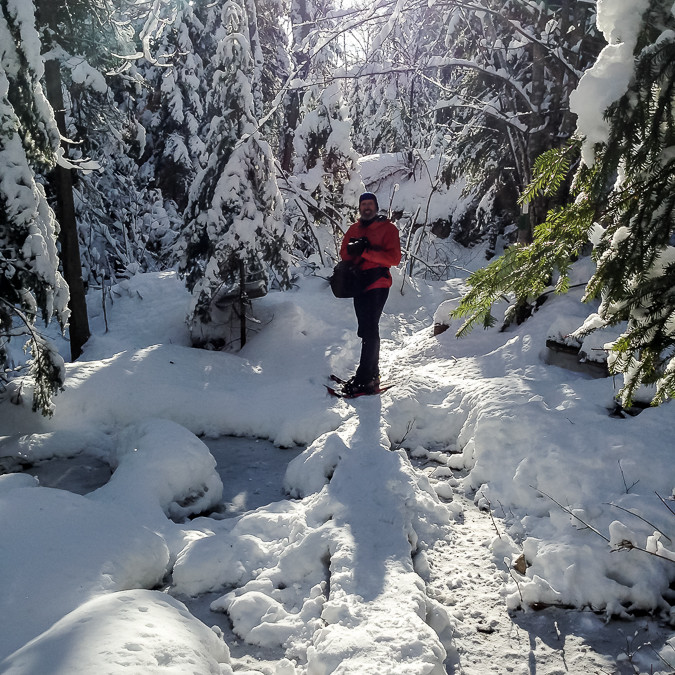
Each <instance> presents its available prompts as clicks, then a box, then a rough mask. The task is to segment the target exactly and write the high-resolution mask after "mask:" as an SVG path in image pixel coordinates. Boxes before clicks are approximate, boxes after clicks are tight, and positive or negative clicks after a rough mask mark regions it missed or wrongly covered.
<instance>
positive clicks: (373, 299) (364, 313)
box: [354, 288, 389, 382]
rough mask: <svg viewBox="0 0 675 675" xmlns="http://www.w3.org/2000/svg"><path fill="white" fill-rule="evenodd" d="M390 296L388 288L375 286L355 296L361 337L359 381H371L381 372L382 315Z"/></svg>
mask: <svg viewBox="0 0 675 675" xmlns="http://www.w3.org/2000/svg"><path fill="white" fill-rule="evenodd" d="M387 297H389V289H388V288H374V289H373V290H371V291H366V292H365V293H361V295H357V296H356V297H355V298H354V311H355V312H356V320H357V321H358V331H357V335H358V336H359V337H360V338H361V360H360V362H359V367H358V368H357V370H356V379H357V380H358V381H359V382H369V381H370V380H372V379H373V378H374V377H376V376H377V375H379V374H380V317H381V316H382V310H383V309H384V303H385V302H387Z"/></svg>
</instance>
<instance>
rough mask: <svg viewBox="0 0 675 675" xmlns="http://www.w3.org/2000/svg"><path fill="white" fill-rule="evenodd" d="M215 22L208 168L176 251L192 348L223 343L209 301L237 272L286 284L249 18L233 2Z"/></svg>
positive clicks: (200, 178)
mask: <svg viewBox="0 0 675 675" xmlns="http://www.w3.org/2000/svg"><path fill="white" fill-rule="evenodd" d="M214 18H215V19H217V23H216V24H214V26H215V28H216V32H215V35H216V36H217V38H218V47H217V50H216V53H215V54H214V57H213V61H214V65H215V66H216V68H217V69H216V71H215V74H214V79H213V98H212V100H211V101H210V104H211V106H212V109H213V111H214V112H215V114H214V116H213V118H212V120H211V123H210V127H209V133H208V137H207V141H206V143H207V148H208V160H207V162H206V165H205V166H204V168H203V169H202V170H201V171H200V172H199V173H198V175H197V176H196V178H195V180H194V182H193V184H192V188H191V190H190V196H189V204H188V208H187V213H186V221H185V226H184V229H183V232H182V234H181V238H180V239H179V242H178V244H177V247H178V254H179V260H180V262H179V269H180V272H181V274H182V275H184V276H185V278H186V281H187V286H188V289H189V290H190V291H191V292H192V296H193V300H192V305H191V309H190V315H189V317H188V323H189V325H190V329H191V333H192V336H193V341H194V343H195V344H196V345H207V344H211V345H216V346H221V345H222V344H223V342H224V339H225V335H224V334H223V326H221V325H219V324H218V323H217V322H216V321H215V320H214V316H215V314H216V313H217V310H216V307H215V304H214V301H215V300H217V299H218V297H219V295H222V293H223V292H224V290H225V289H226V288H227V287H228V286H231V285H234V284H236V283H237V282H238V281H239V279H240V272H241V269H242V265H243V266H245V267H250V266H256V265H259V264H260V263H265V264H267V265H269V266H271V267H272V268H274V269H275V270H276V271H277V272H278V273H279V275H280V277H281V281H282V283H286V279H287V277H286V268H287V263H288V259H287V255H286V251H287V248H288V245H287V242H286V237H285V232H284V229H283V224H282V221H281V215H282V200H281V195H280V193H279V190H278V186H277V183H276V172H275V168H274V158H273V155H272V151H271V148H270V146H269V144H268V143H267V142H266V141H265V140H264V139H263V138H262V136H261V133H260V131H259V130H258V123H257V120H256V118H255V114H254V100H255V99H254V95H253V91H252V88H251V82H252V78H253V77H254V64H253V57H252V54H251V49H250V42H249V39H248V35H249V20H248V16H247V14H246V11H245V8H244V6H243V5H242V4H240V3H239V2H238V0H227V1H226V2H225V3H224V4H223V6H222V8H221V9H220V11H219V13H218V15H217V16H216V17H214Z"/></svg>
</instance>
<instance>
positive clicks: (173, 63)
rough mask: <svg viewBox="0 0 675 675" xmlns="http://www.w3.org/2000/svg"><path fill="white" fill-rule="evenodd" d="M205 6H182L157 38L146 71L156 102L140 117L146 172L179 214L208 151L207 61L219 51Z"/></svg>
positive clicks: (151, 102)
mask: <svg viewBox="0 0 675 675" xmlns="http://www.w3.org/2000/svg"><path fill="white" fill-rule="evenodd" d="M206 5H207V3H205V2H203V1H202V2H195V3H185V4H183V5H181V6H180V7H179V8H178V9H177V11H176V14H175V17H174V19H173V21H172V23H171V25H170V26H168V27H167V28H166V30H165V31H164V33H163V34H162V35H161V36H160V38H159V39H158V44H157V45H156V47H155V49H154V58H155V59H156V61H155V62H154V63H151V64H145V66H144V67H143V68H142V72H143V75H144V78H145V80H146V81H148V82H150V83H151V91H152V96H153V98H154V100H152V99H151V100H149V101H147V103H146V105H145V110H144V111H143V112H142V114H141V116H140V121H141V123H142V124H143V126H144V128H146V129H147V131H148V134H149V138H148V141H149V143H148V146H147V153H146V154H147V155H149V156H148V157H147V158H146V159H145V162H144V172H145V173H146V174H152V175H153V176H154V179H155V181H156V184H157V186H158V187H159V188H160V189H161V191H162V193H163V195H164V198H165V199H167V200H171V201H173V202H174V203H175V204H176V207H177V210H178V211H179V212H183V211H184V209H185V207H186V206H187V203H188V194H189V190H190V185H191V184H192V181H193V180H194V177H195V176H196V174H197V172H198V171H199V169H200V168H201V159H202V157H203V155H204V152H205V149H206V146H205V143H204V140H203V137H204V136H205V129H204V126H205V118H206V100H207V96H208V91H209V87H208V77H207V74H206V73H207V69H208V66H207V63H205V59H206V60H207V62H208V59H209V58H210V55H211V54H212V53H213V51H214V50H215V43H214V41H213V36H212V35H211V34H210V33H209V32H208V31H206V27H205V21H206V17H207V13H208V7H207V6H206ZM157 101H158V103H157Z"/></svg>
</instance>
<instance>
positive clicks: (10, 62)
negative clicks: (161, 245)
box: [0, 0, 68, 415]
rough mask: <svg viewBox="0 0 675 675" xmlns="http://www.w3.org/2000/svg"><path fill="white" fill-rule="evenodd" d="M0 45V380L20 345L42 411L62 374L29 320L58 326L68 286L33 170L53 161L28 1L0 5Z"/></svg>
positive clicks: (64, 315) (52, 127)
mask: <svg viewBox="0 0 675 675" xmlns="http://www.w3.org/2000/svg"><path fill="white" fill-rule="evenodd" d="M0 44H1V45H2V59H0V385H1V386H2V387H3V388H4V387H5V386H6V385H7V382H8V381H9V378H10V377H11V376H12V374H13V373H12V366H13V358H12V355H11V348H12V346H13V345H14V341H17V340H20V341H23V342H25V347H24V349H29V350H30V353H31V358H30V360H29V361H28V366H29V372H28V375H29V378H30V379H31V380H32V383H33V404H32V405H33V410H40V411H41V412H42V413H43V414H45V415H49V414H51V412H52V408H53V405H52V397H53V396H54V395H55V394H56V393H57V392H58V390H59V389H60V388H61V387H62V385H63V382H64V377H65V371H64V367H63V359H62V358H61V357H60V356H59V354H58V352H57V351H56V350H55V349H54V348H53V346H52V345H51V344H50V343H49V341H48V340H46V339H45V338H44V337H43V336H42V335H41V334H40V333H39V331H38V330H37V328H36V321H37V319H38V317H40V318H41V319H42V320H44V322H45V323H49V321H50V320H51V319H52V318H56V320H57V321H58V322H59V323H60V324H61V326H62V327H64V326H65V324H66V321H67V319H68V309H67V304H68V288H67V286H66V283H65V281H64V279H63V277H62V276H61V274H60V273H59V270H58V267H59V256H58V252H57V246H56V235H57V224H56V221H55V219H54V214H53V212H52V210H51V209H50V207H49V205H48V204H47V200H46V197H45V192H44V189H43V188H42V186H41V185H40V184H39V183H38V182H36V179H35V172H36V169H42V170H44V169H46V168H48V167H50V166H53V164H54V162H55V161H56V156H57V152H58V149H59V143H60V138H59V133H58V129H57V128H56V122H55V120H54V117H53V113H52V110H51V108H50V106H49V104H48V102H47V99H46V96H45V93H44V91H43V89H42V85H41V82H40V81H41V79H42V77H43V75H44V63H43V60H42V57H41V56H40V39H39V36H38V33H37V31H36V30H35V16H34V8H33V6H32V4H31V3H26V2H25V1H24V0H2V1H1V2H0ZM14 374H15V373H14Z"/></svg>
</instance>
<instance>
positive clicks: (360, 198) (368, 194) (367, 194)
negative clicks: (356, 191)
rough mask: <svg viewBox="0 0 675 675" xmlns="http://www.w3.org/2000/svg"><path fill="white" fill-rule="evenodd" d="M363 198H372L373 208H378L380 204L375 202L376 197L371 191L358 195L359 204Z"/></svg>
mask: <svg viewBox="0 0 675 675" xmlns="http://www.w3.org/2000/svg"><path fill="white" fill-rule="evenodd" d="M365 199H372V200H373V201H374V202H375V208H376V209H379V208H380V205H379V204H378V203H377V197H376V196H375V195H374V194H373V193H372V192H364V193H363V194H362V195H361V196H360V197H359V205H361V202H362V201H364V200H365Z"/></svg>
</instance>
